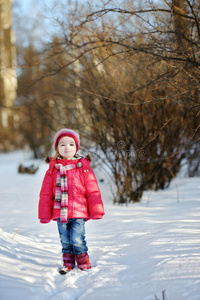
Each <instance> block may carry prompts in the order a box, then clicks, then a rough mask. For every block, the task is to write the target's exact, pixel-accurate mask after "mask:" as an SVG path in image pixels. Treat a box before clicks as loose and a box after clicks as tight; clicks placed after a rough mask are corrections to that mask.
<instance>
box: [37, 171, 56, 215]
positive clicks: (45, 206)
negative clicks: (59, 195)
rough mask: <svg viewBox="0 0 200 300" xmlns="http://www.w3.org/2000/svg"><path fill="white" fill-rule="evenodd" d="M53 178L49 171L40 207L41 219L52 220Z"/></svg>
mask: <svg viewBox="0 0 200 300" xmlns="http://www.w3.org/2000/svg"><path fill="white" fill-rule="evenodd" d="M53 198H54V196H53V178H52V175H51V173H50V171H49V170H48V171H47V172H46V174H45V176H44V179H43V182H42V188H41V191H40V200H39V207H38V217H39V219H40V220H41V219H49V220H50V219H51V218H52V211H53Z"/></svg>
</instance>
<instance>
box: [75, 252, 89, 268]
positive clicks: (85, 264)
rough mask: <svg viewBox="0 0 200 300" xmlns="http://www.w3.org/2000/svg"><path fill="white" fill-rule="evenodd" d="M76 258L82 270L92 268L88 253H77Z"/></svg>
mask: <svg viewBox="0 0 200 300" xmlns="http://www.w3.org/2000/svg"><path fill="white" fill-rule="evenodd" d="M75 258H76V262H77V265H78V268H79V269H80V270H86V269H91V263H90V261H89V256H88V254H87V253H83V254H79V255H75Z"/></svg>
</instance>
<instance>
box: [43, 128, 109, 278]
mask: <svg viewBox="0 0 200 300" xmlns="http://www.w3.org/2000/svg"><path fill="white" fill-rule="evenodd" d="M79 146H80V139H79V135H78V133H77V132H75V131H74V130H71V129H68V128H64V129H61V130H60V131H58V132H57V133H56V135H55V138H54V148H55V150H56V154H55V156H54V158H48V162H49V169H48V171H47V172H46V174H45V177H44V180H43V183H42V188H41V191H40V200H39V219H40V222H41V223H49V222H50V220H55V221H57V225H58V231H59V235H60V241H61V244H62V253H63V268H62V269H61V270H60V271H59V272H60V274H66V273H67V272H69V271H70V270H72V269H73V268H74V267H75V261H76V263H77V265H78V268H79V269H81V270H84V269H90V268H91V264H90V261H89V256H88V253H87V251H88V247H87V243H86V240H85V221H87V220H89V219H101V218H102V217H103V215H104V207H103V202H102V199H101V194H100V190H99V187H98V184H97V180H96V178H95V175H94V173H93V171H92V169H91V168H90V159H89V158H88V157H86V158H83V157H79V156H78V155H77V154H76V153H77V151H78V149H79Z"/></svg>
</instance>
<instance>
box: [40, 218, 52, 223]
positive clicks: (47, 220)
mask: <svg viewBox="0 0 200 300" xmlns="http://www.w3.org/2000/svg"><path fill="white" fill-rule="evenodd" d="M50 221H51V220H50V219H40V223H49V222H50Z"/></svg>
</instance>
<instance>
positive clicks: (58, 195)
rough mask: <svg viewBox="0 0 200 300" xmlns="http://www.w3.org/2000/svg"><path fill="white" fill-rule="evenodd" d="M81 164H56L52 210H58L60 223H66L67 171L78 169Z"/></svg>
mask: <svg viewBox="0 0 200 300" xmlns="http://www.w3.org/2000/svg"><path fill="white" fill-rule="evenodd" d="M81 166H82V163H81V162H79V163H77V164H71V165H67V166H63V165H62V164H56V165H55V167H56V169H57V170H58V174H57V179H56V192H55V204H54V208H57V209H60V221H61V223H67V214H68V185H67V171H69V170H72V169H75V168H80V167H81Z"/></svg>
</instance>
